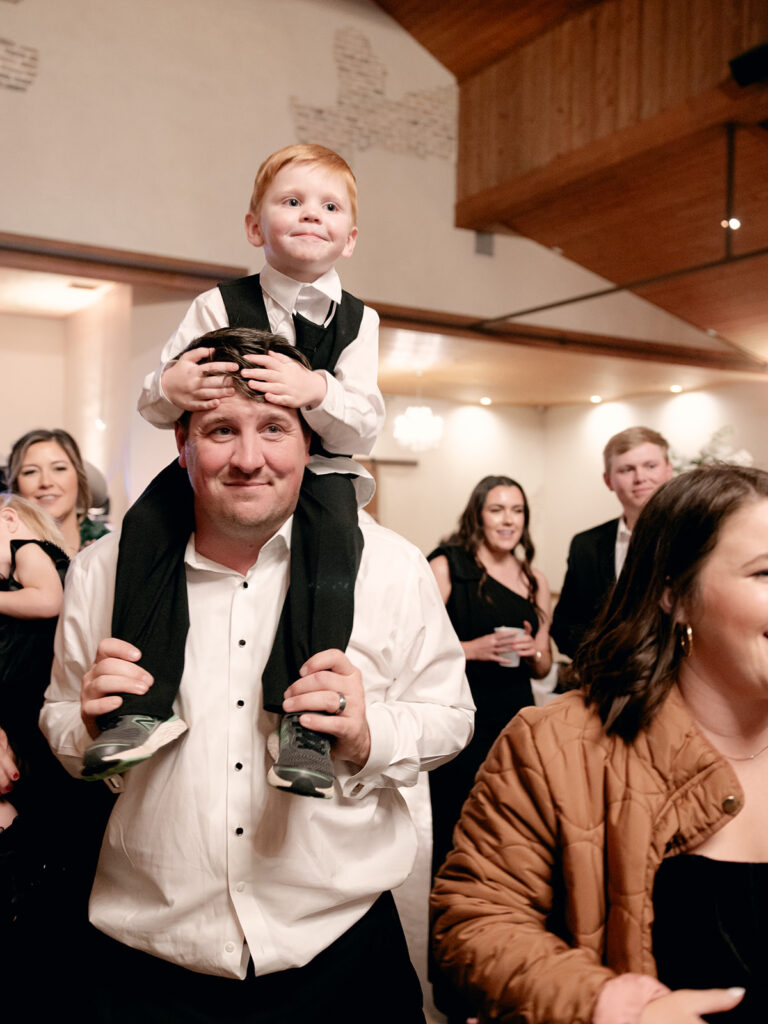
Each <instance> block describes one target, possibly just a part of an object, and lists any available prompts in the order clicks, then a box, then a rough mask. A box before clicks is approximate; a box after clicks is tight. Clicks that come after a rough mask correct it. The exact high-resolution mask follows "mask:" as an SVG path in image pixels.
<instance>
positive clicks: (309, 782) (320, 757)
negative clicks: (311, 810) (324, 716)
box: [267, 712, 335, 799]
mask: <svg viewBox="0 0 768 1024" xmlns="http://www.w3.org/2000/svg"><path fill="white" fill-rule="evenodd" d="M302 713H303V712H302ZM300 717H301V715H300V714H293V715H283V717H282V720H281V722H280V752H279V754H278V758H277V760H276V761H275V763H274V764H273V765H272V767H271V768H270V769H269V772H268V773H267V782H268V783H269V784H270V786H274V787H275V788H276V789H286V790H288V792H289V793H297V794H298V795H299V796H317V797H324V798H325V799H330V798H331V797H332V796H333V780H334V778H335V776H334V772H333V762H332V761H331V740H330V737H329V736H326V735H325V733H322V732H314V731H313V730H312V729H305V728H304V726H303V725H302V724H301V722H299V718H300Z"/></svg>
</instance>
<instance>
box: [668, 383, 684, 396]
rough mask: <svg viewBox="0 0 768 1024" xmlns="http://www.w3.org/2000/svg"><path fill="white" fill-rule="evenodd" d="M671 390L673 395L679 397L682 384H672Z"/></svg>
mask: <svg viewBox="0 0 768 1024" xmlns="http://www.w3.org/2000/svg"><path fill="white" fill-rule="evenodd" d="M669 390H670V391H671V392H672V394H673V395H679V394H680V392H681V391H682V390H683V388H682V385H681V384H670V385H669Z"/></svg>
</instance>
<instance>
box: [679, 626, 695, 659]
mask: <svg viewBox="0 0 768 1024" xmlns="http://www.w3.org/2000/svg"><path fill="white" fill-rule="evenodd" d="M677 640H678V643H679V644H680V650H681V651H682V654H683V657H684V658H690V656H691V655H692V654H693V630H692V629H691V627H690V626H689V625H685V626H684V625H683V624H682V623H679V624H678V627H677Z"/></svg>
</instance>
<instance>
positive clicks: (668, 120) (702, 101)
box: [455, 81, 768, 231]
mask: <svg viewBox="0 0 768 1024" xmlns="http://www.w3.org/2000/svg"><path fill="white" fill-rule="evenodd" d="M767 119H768V86H766V85H763V84H757V85H753V86H749V87H748V88H747V89H740V88H739V87H738V86H737V85H736V84H735V82H730V81H729V82H724V83H722V84H721V85H720V86H718V87H717V88H715V89H710V90H708V91H707V92H706V93H703V94H702V95H700V96H697V97H695V98H694V99H691V100H689V101H688V102H686V103H684V104H680V105H679V106H677V107H673V108H671V109H669V110H665V111H663V112H662V113H660V114H657V115H656V116H655V117H652V118H650V119H648V120H647V121H641V122H639V123H636V124H633V125H631V126H629V127H627V128H625V129H623V130H622V131H619V132H615V133H614V134H613V135H609V136H608V137H607V138H604V139H599V140H597V141H595V142H593V143H591V144H590V145H589V146H586V147H584V148H583V149H580V150H576V151H574V152H571V153H565V154H563V155H562V156H559V157H557V159H555V160H553V161H552V162H551V163H549V164H546V165H545V166H543V167H539V168H537V169H535V170H533V171H529V172H528V173H527V174H524V175H522V176H520V177H518V178H510V179H509V180H507V181H504V182H502V183H501V184H499V185H495V186H492V187H490V188H486V189H484V190H482V191H480V192H477V193H476V194H475V195H472V196H468V197H466V198H464V199H460V200H458V201H457V203H456V206H455V218H456V226H457V227H460V228H468V229H470V230H472V231H490V230H493V229H494V228H496V229H498V228H499V227H501V229H502V230H504V229H506V230H509V229H510V227H514V221H515V218H516V216H518V215H519V214H522V213H525V212H526V211H527V210H528V209H529V208H530V206H531V205H532V204H539V203H541V202H543V201H545V200H546V199H547V198H548V197H550V196H552V195H555V194H558V193H562V192H563V190H564V189H567V188H568V187H569V186H571V185H574V184H577V183H583V182H587V181H588V180H590V179H592V178H595V179H597V178H599V177H604V176H605V175H606V173H607V172H609V171H610V170H611V169H618V168H620V167H622V166H624V165H629V164H630V163H631V162H632V161H633V160H634V159H636V158H638V157H641V156H645V155H647V154H648V153H650V152H653V151H655V150H661V149H663V148H665V147H667V146H669V145H671V144H674V143H676V142H680V141H681V140H684V139H686V138H688V137H690V136H692V135H695V134H696V133H698V132H701V131H704V130H706V129H708V128H713V127H715V126H719V125H724V124H726V123H727V122H729V121H730V122H735V123H737V124H745V125H749V126H750V127H753V126H756V125H757V124H758V123H760V122H762V121H765V120H767ZM723 147H724V150H723V151H725V136H723Z"/></svg>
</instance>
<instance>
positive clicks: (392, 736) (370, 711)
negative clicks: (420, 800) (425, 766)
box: [336, 704, 419, 800]
mask: <svg viewBox="0 0 768 1024" xmlns="http://www.w3.org/2000/svg"><path fill="white" fill-rule="evenodd" d="M366 717H367V719H368V730H369V732H370V736H371V750H370V753H369V754H368V760H367V761H366V763H365V765H364V766H363V767H362V768H361V769H360V771H358V772H356V773H355V774H354V775H345V774H344V773H343V772H338V773H337V776H336V778H337V780H338V782H339V784H340V786H341V793H342V796H345V797H352V798H353V799H356V800H360V799H362V798H363V797H364V796H367V795H368V793H370V792H371V791H372V790H374V789H383V788H393V787H394V786H396V785H406V786H408V785H411V786H413V785H415V784H416V781H417V779H418V775H419V770H418V765H417V764H416V763H414V769H413V771H407V770H404V767H405V766H403V765H401V766H399V768H400V770H399V771H398V772H397V773H396V774H397V775H398V778H397V779H395V778H393V777H391V775H392V773H391V772H390V771H389V769H391V767H392V760H393V758H394V756H395V749H396V743H397V731H396V728H395V723H394V721H393V719H392V716H391V715H390V714H388V712H387V710H386V708H385V707H384V706H383V705H382V704H372V705H371V706H370V707H369V708H367V709H366Z"/></svg>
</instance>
